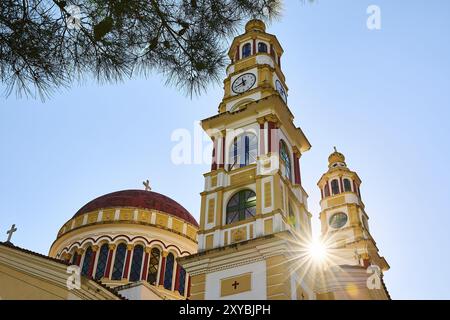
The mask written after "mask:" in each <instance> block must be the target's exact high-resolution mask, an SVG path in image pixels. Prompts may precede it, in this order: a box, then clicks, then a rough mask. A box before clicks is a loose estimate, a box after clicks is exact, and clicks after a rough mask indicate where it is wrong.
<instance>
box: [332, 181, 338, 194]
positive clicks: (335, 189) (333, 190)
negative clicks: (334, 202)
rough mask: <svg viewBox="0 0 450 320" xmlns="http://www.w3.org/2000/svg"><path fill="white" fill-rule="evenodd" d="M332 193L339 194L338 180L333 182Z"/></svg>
mask: <svg viewBox="0 0 450 320" xmlns="http://www.w3.org/2000/svg"><path fill="white" fill-rule="evenodd" d="M331 193H332V194H333V195H335V194H339V182H338V181H337V180H336V179H334V180H332V181H331Z"/></svg>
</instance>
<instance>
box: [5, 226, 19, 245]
mask: <svg viewBox="0 0 450 320" xmlns="http://www.w3.org/2000/svg"><path fill="white" fill-rule="evenodd" d="M16 231H17V228H16V225H15V224H13V225H12V226H11V229H9V230H8V231H6V234H7V235H8V240H6V242H11V237H12V235H13V233H14V232H16Z"/></svg>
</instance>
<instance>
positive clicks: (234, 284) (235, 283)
mask: <svg viewBox="0 0 450 320" xmlns="http://www.w3.org/2000/svg"><path fill="white" fill-rule="evenodd" d="M238 285H239V282H237V281H236V280H234V283H233V284H232V286H233V287H234V290H236V289H237V287H238Z"/></svg>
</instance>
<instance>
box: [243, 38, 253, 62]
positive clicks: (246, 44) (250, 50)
mask: <svg viewBox="0 0 450 320" xmlns="http://www.w3.org/2000/svg"><path fill="white" fill-rule="evenodd" d="M247 49H248V52H247ZM251 55H252V44H251V43H250V42H247V43H244V44H243V45H242V49H241V58H242V59H245V58H248V57H250V56H251Z"/></svg>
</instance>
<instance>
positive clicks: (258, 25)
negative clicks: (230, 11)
mask: <svg viewBox="0 0 450 320" xmlns="http://www.w3.org/2000/svg"><path fill="white" fill-rule="evenodd" d="M254 30H256V31H262V32H266V25H265V24H264V22H263V21H261V20H259V19H253V20H250V21H249V22H247V24H246V25H245V31H246V32H250V31H254Z"/></svg>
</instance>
